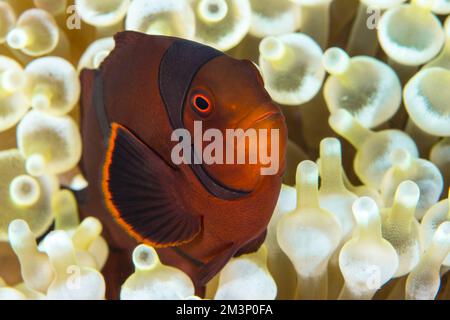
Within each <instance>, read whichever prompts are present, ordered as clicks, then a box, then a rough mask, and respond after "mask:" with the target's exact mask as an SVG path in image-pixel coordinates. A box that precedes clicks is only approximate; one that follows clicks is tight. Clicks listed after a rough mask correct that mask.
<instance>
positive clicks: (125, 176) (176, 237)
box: [102, 123, 202, 247]
mask: <svg viewBox="0 0 450 320" xmlns="http://www.w3.org/2000/svg"><path fill="white" fill-rule="evenodd" d="M180 182H181V179H180V177H178V172H176V171H175V170H174V169H173V168H171V167H170V166H169V165H167V164H166V163H165V162H164V161H163V160H162V159H161V158H160V157H159V156H158V155H157V154H156V153H155V152H154V151H153V150H152V149H151V148H149V147H148V146H147V145H145V144H144V143H143V142H142V141H141V140H139V139H138V138H137V137H136V136H135V135H134V134H133V133H131V132H130V131H129V130H128V129H126V128H125V127H123V126H121V125H119V124H117V123H113V124H112V126H111V135H110V140H109V145H108V150H107V153H106V160H105V163H104V167H103V176H102V187H103V192H104V194H105V199H106V204H107V207H108V209H109V210H110V211H111V213H112V214H113V215H114V217H115V218H116V219H117V220H118V222H119V223H120V224H121V225H122V226H123V227H125V228H126V229H127V231H128V232H129V233H130V234H131V235H132V236H133V237H134V238H135V239H137V240H138V241H141V242H145V243H147V244H150V245H151V246H153V247H168V246H178V245H180V244H183V243H187V242H189V241H191V240H192V239H194V238H195V236H196V235H197V234H198V233H199V232H200V230H201V228H202V218H201V217H200V216H194V215H192V214H191V213H190V212H189V211H188V210H186V208H185V205H184V204H183V201H182V200H181V198H182V197H181V195H180V190H179V189H178V188H177V186H178V185H179V184H180Z"/></svg>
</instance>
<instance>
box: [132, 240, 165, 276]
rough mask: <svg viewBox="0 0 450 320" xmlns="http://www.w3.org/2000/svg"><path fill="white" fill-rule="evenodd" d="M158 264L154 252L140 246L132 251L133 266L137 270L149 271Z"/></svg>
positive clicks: (152, 249)
mask: <svg viewBox="0 0 450 320" xmlns="http://www.w3.org/2000/svg"><path fill="white" fill-rule="evenodd" d="M159 263H160V261H159V257H158V254H157V253H156V250H155V249H154V248H152V247H150V246H148V245H145V244H141V245H139V246H137V247H136V248H135V249H134V251H133V264H134V266H135V267H136V269H138V270H150V269H153V268H154V267H156V266H157V265H158V264H159Z"/></svg>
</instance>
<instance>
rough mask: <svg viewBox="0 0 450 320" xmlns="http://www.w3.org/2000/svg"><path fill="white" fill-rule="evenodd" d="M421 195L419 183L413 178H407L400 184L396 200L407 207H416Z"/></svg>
mask: <svg viewBox="0 0 450 320" xmlns="http://www.w3.org/2000/svg"><path fill="white" fill-rule="evenodd" d="M419 197H420V189H419V187H418V186H417V184H416V183H415V182H413V181H411V180H406V181H403V182H402V183H400V184H399V186H398V188H397V191H396V193H395V200H394V202H396V203H400V204H402V205H403V206H404V207H407V208H414V207H416V206H417V202H418V201H419Z"/></svg>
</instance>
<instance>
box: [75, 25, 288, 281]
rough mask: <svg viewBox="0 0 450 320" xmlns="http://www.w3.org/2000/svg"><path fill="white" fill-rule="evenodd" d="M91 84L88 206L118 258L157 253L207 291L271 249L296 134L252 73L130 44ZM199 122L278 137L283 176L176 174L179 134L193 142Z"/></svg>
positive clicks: (221, 61) (228, 63)
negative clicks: (239, 263)
mask: <svg viewBox="0 0 450 320" xmlns="http://www.w3.org/2000/svg"><path fill="white" fill-rule="evenodd" d="M190 46H194V47H195V48H194V49H190ZM185 48H187V49H185ZM180 50H186V51H187V52H186V56H184V55H183V54H181V55H180V52H179V51H180ZM189 50H192V52H189ZM171 55H172V56H173V57H171ZM189 55H191V56H189ZM193 55H195V57H194V58H193V57H192V56H193ZM174 59H175V60H177V61H175V60H174ZM191 59H192V60H194V62H192V64H193V66H190V65H189V64H190V60H191ZM180 79H181V80H180ZM82 83H83V93H82V125H81V130H82V135H83V159H82V163H81V167H82V170H83V173H84V174H85V176H86V178H87V180H88V182H89V188H88V190H87V193H88V194H87V198H86V202H85V203H84V204H83V203H82V204H81V205H80V206H81V209H82V211H83V213H84V214H86V215H97V216H98V217H99V218H100V220H101V221H102V222H103V223H104V225H105V233H106V235H107V237H108V238H109V240H110V244H111V245H112V247H113V248H116V249H117V250H119V249H124V250H129V251H130V250H131V249H132V248H133V247H134V246H135V245H136V240H137V241H138V242H145V243H148V244H149V245H152V246H154V247H156V248H157V250H158V253H159V255H160V258H161V260H162V262H163V263H166V264H170V265H173V266H175V267H178V268H180V269H182V270H183V271H185V272H186V273H187V274H188V275H189V276H190V277H191V278H192V280H193V281H194V283H195V285H196V287H198V288H199V287H201V286H204V285H205V284H206V282H207V281H209V280H210V279H211V278H212V277H213V276H214V275H215V274H216V273H217V272H219V271H220V269H221V268H222V267H223V266H224V265H225V264H226V262H227V261H228V260H229V259H230V258H231V257H233V256H235V255H237V254H241V253H245V252H252V251H255V250H257V249H258V248H259V246H260V245H261V244H262V241H263V240H264V237H265V231H266V227H267V224H268V222H269V220H270V217H271V215H272V212H273V209H274V207H275V203H276V200H277V198H278V194H279V190H280V186H281V175H282V171H283V170H284V152H285V151H284V149H285V140H286V128H285V125H284V118H283V116H282V115H281V113H280V112H279V109H278V107H277V106H275V105H274V104H273V103H272V101H271V99H270V97H269V96H268V94H267V93H266V91H265V90H264V88H263V84H262V81H261V79H260V76H259V73H258V71H257V69H256V68H255V67H254V66H253V65H252V64H251V63H250V62H247V61H238V60H235V59H232V58H230V57H228V56H226V55H223V54H221V53H219V52H216V51H215V50H213V49H210V48H208V47H205V46H201V45H197V44H194V43H190V42H187V41H184V40H180V39H176V38H171V37H158V36H147V35H143V34H138V33H134V32H125V33H121V34H118V35H117V36H116V48H115V49H114V51H113V52H112V54H111V55H110V56H109V57H108V58H107V60H106V61H105V62H104V63H103V64H102V66H101V68H100V70H99V71H84V72H83V74H82ZM198 92H200V93H199V94H200V96H201V97H205V99H206V100H208V102H210V101H209V100H214V101H213V103H212V104H213V105H214V109H213V110H212V111H211V114H208V115H207V116H204V115H203V114H201V112H200V113H198V112H197V111H198V110H197V111H196V110H195V108H193V107H191V106H190V104H191V103H192V101H191V99H190V97H191V96H193V97H197V93H198ZM175 109H177V110H175ZM193 109H194V110H193ZM174 110H175V111H174ZM201 111H202V110H201ZM199 114H200V116H198V115H199ZM194 121H203V127H204V128H203V129H204V130H206V129H209V128H216V129H219V130H220V131H223V132H225V129H227V128H243V129H245V128H249V127H251V128H256V129H258V128H269V129H274V128H275V129H278V130H279V131H280V134H279V143H277V144H276V146H277V148H279V154H280V165H279V170H278V172H277V173H276V174H274V175H270V176H261V175H260V168H261V165H260V164H259V163H258V164H256V165H242V164H241V165H228V164H227V165H223V164H211V165H205V164H202V165H192V164H180V165H175V164H174V163H173V161H172V160H171V152H172V150H173V148H174V146H175V145H176V144H177V143H178V142H176V141H171V140H172V139H171V136H172V133H173V130H174V129H177V128H185V129H187V130H189V131H190V132H191V133H192V134H193V133H194V132H193V123H194ZM269 141H270V140H269ZM203 145H205V146H206V145H207V143H203ZM112 216H114V217H115V218H116V219H115V220H114V219H113V218H112ZM117 222H118V223H117ZM119 225H121V227H119ZM129 235H131V236H132V237H130V236H129ZM113 252H114V250H113ZM116 276H117V275H116ZM122 276H123V275H122Z"/></svg>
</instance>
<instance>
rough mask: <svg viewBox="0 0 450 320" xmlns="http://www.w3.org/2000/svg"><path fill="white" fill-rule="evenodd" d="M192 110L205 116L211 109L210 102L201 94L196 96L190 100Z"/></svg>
mask: <svg viewBox="0 0 450 320" xmlns="http://www.w3.org/2000/svg"><path fill="white" fill-rule="evenodd" d="M192 104H193V106H194V109H195V110H196V111H197V112H198V113H200V114H201V115H207V114H209V112H210V111H211V109H212V103H211V101H210V100H209V99H208V98H207V97H206V96H205V95H203V94H196V95H194V97H193V99H192Z"/></svg>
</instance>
